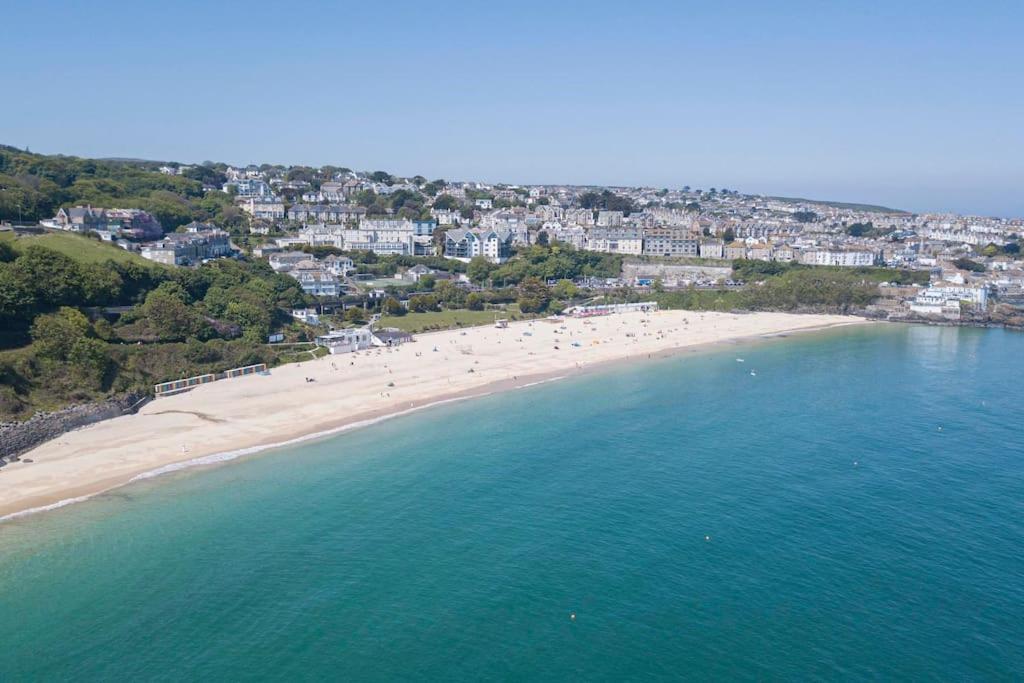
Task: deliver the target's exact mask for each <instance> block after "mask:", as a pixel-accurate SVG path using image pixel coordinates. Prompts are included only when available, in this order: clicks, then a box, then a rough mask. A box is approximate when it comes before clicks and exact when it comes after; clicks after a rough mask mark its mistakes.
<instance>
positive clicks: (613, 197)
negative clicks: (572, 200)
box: [579, 190, 636, 216]
mask: <svg viewBox="0 0 1024 683" xmlns="http://www.w3.org/2000/svg"><path fill="white" fill-rule="evenodd" d="M579 203H580V207H581V208H584V209H592V210H594V211H622V212H623V213H625V214H626V215H627V216H628V215H629V214H630V213H632V212H634V211H636V206H635V205H634V204H633V200H632V199H630V198H629V197H623V196H622V195H620V194H615V193H614V192H612V191H611V190H602V191H601V192H584V193H583V194H582V195H580V200H579Z"/></svg>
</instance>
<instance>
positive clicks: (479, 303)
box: [466, 292, 484, 311]
mask: <svg viewBox="0 0 1024 683" xmlns="http://www.w3.org/2000/svg"><path fill="white" fill-rule="evenodd" d="M466 308H468V309H469V310H471V311H482V310H484V297H483V295H481V294H480V293H478V292H470V293H469V294H468V295H467V296H466Z"/></svg>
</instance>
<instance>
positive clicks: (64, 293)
mask: <svg viewBox="0 0 1024 683" xmlns="http://www.w3.org/2000/svg"><path fill="white" fill-rule="evenodd" d="M14 268H15V271H16V273H17V275H18V276H19V277H20V278H21V279H23V280H24V281H25V282H27V283H29V284H30V286H31V288H32V290H33V294H34V296H35V298H36V300H37V301H38V302H40V303H42V304H44V305H51V306H57V305H75V304H79V303H82V271H81V269H80V268H79V266H78V264H77V263H76V262H75V261H73V260H72V259H70V258H68V257H67V256H65V255H64V254H61V253H60V252H56V251H54V250H52V249H47V248H46V247H41V246H39V245H37V244H33V245H30V246H29V247H28V248H27V249H26V250H25V252H24V253H23V254H22V255H21V256H20V257H18V259H17V260H16V261H15V262H14Z"/></svg>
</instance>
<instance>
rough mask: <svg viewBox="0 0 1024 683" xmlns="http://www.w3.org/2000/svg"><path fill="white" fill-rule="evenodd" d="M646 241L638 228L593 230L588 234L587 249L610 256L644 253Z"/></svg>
mask: <svg viewBox="0 0 1024 683" xmlns="http://www.w3.org/2000/svg"><path fill="white" fill-rule="evenodd" d="M643 246H644V240H643V237H641V235H640V231H639V230H637V229H636V228H593V229H591V230H590V232H589V233H587V249H588V250H590V251H602V252H605V253H608V254H629V255H633V256H638V255H640V254H641V253H643Z"/></svg>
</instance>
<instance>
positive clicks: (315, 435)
mask: <svg viewBox="0 0 1024 683" xmlns="http://www.w3.org/2000/svg"><path fill="white" fill-rule="evenodd" d="M490 393H492V392H489V391H488V392H485V393H480V394H473V395H471V396H456V397H455V398H446V399H442V400H440V401H432V402H430V403H424V404H423V405H418V406H413V407H412V408H406V409H405V410H399V411H396V412H393V413H388V414H387V415H378V416H377V417H371V418H368V419H366V420H358V421H356V422H350V423H348V424H345V425H341V426H340V427H333V428H331V429H325V430H323V431H320V432H311V433H310V434H303V435H302V436H297V437H295V438H294V439H288V440H286V441H278V442H276V443H268V444H263V445H260V446H250V447H248V448H239V449H238V450H234V451H224V452H222V453H211V454H210V455H202V456H199V457H198V458H192V459H191V460H183V461H181V462H174V463H171V464H169V465H164V466H162V467H157V468H156V469H153V470H149V471H148V472H143V473H142V474H137V475H135V476H134V477H132V478H131V479H129V480H128V483H131V482H133V481H142V480H144V479H152V478H153V477H159V476H161V475H164V474H170V473H171V472H179V471H181V470H185V469H189V468H192V467H201V466H203V465H215V464H217V463H221V462H228V461H231V460H235V459H237V458H241V457H242V456H245V455H252V454H254V453H259V452H260V451H266V450H270V449H272V448H284V447H286V446H294V445H296V444H300V443H303V442H305V441H312V440H314V439H322V438H324V437H327V436H333V435H335V434H341V433H342V432H347V431H351V430H353V429H360V428H362V427H369V426H371V425H375V424H378V423H380V422H384V421H385V420H390V419H391V418H393V417H401V416H402V415H408V414H410V413H415V412H417V411H420V410H423V409H425V408H433V407H434V406H440V405H444V404H446V403H455V402H457V401H465V400H467V399H470V398H479V397H480V396H487V395H489V394H490ZM0 521H2V520H0Z"/></svg>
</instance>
